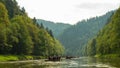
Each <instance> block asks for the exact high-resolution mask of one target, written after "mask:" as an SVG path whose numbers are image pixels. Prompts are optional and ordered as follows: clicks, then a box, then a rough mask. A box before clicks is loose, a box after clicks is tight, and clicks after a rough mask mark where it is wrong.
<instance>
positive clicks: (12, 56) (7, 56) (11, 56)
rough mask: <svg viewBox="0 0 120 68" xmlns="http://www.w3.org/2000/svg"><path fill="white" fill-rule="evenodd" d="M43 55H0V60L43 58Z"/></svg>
mask: <svg viewBox="0 0 120 68" xmlns="http://www.w3.org/2000/svg"><path fill="white" fill-rule="evenodd" d="M44 58H45V57H43V56H28V55H0V61H18V60H36V59H44Z"/></svg>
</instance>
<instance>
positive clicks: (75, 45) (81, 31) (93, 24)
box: [59, 11, 113, 55]
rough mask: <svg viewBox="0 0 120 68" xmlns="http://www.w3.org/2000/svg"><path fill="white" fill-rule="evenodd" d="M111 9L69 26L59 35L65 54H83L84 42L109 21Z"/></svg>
mask: <svg viewBox="0 0 120 68" xmlns="http://www.w3.org/2000/svg"><path fill="white" fill-rule="evenodd" d="M112 14H113V11H111V12H108V13H106V14H105V15H103V16H100V17H94V18H90V19H88V20H83V21H80V22H78V23H77V24H76V25H73V26H71V27H69V28H68V29H66V30H64V32H63V33H62V34H61V36H59V40H60V42H61V43H62V44H63V45H64V46H65V48H66V54H67V55H83V50H84V47H85V45H86V43H87V42H88V41H89V40H90V39H91V38H93V37H94V36H95V35H97V33H98V32H99V30H101V29H102V28H103V27H104V25H105V24H106V23H107V22H108V21H109V19H110V17H111V15H112Z"/></svg>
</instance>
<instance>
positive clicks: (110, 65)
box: [0, 57, 120, 68]
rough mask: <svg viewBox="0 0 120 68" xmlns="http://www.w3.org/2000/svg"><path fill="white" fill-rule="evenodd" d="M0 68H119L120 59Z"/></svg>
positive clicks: (1, 66) (30, 62) (28, 63)
mask: <svg viewBox="0 0 120 68" xmlns="http://www.w3.org/2000/svg"><path fill="white" fill-rule="evenodd" d="M0 68H120V59H100V58H90V57H89V58H88V57H81V58H74V59H70V60H69V59H62V60H61V61H59V62H52V61H45V60H44V59H42V60H26V61H8V62H0Z"/></svg>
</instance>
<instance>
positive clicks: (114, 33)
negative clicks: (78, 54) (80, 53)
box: [86, 8, 120, 57]
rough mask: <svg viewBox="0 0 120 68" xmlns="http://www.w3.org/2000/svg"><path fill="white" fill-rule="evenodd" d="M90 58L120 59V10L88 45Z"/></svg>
mask: <svg viewBox="0 0 120 68" xmlns="http://www.w3.org/2000/svg"><path fill="white" fill-rule="evenodd" d="M86 49H87V55H88V56H95V55H96V56H102V55H111V56H119V57H120V8H119V9H118V10H117V11H116V12H115V13H114V14H113V16H112V17H111V19H110V21H109V22H108V23H107V24H106V25H105V27H104V28H103V29H102V30H101V31H100V32H99V34H98V35H97V36H96V37H95V38H94V39H93V40H91V41H90V42H89V43H88V44H87V48H86Z"/></svg>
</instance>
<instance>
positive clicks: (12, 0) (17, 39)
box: [0, 0, 64, 56]
mask: <svg viewBox="0 0 120 68" xmlns="http://www.w3.org/2000/svg"><path fill="white" fill-rule="evenodd" d="M63 53H64V47H63V46H62V45H61V44H60V43H59V41H58V40H56V39H55V38H54V37H53V34H52V31H51V30H46V28H44V26H42V25H38V24H37V23H36V19H35V18H34V19H31V18H29V17H28V15H27V13H26V11H25V9H24V7H23V8H20V7H19V6H18V4H17V2H16V0H0V54H2V55H7V54H12V55H40V56H50V55H62V54H63Z"/></svg>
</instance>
